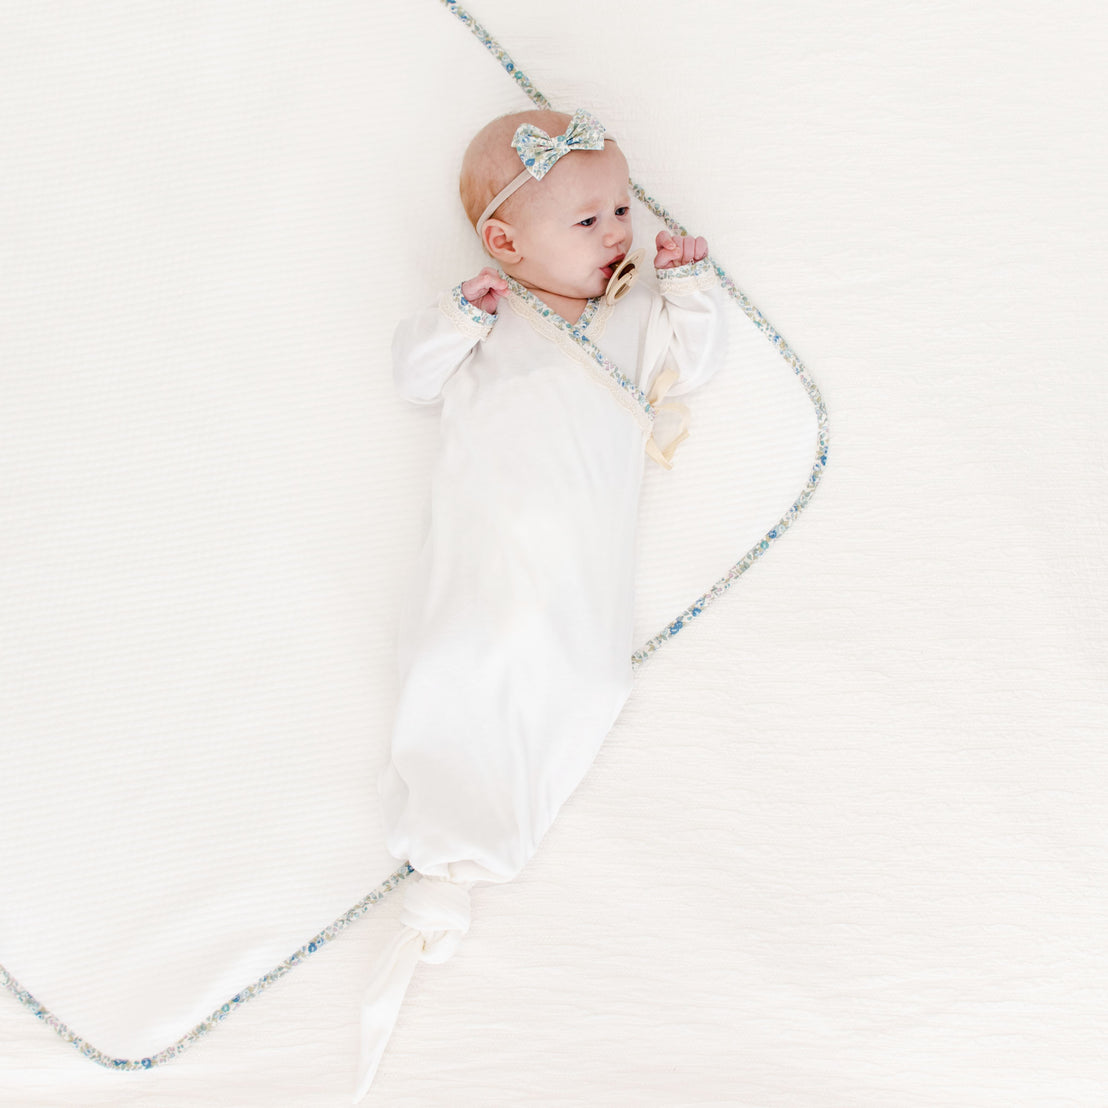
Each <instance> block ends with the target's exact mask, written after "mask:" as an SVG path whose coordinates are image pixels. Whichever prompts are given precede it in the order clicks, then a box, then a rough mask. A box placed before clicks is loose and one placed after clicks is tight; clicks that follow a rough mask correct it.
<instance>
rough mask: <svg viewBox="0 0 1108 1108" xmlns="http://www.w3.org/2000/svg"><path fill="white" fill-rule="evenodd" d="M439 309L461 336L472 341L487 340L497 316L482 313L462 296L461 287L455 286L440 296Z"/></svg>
mask: <svg viewBox="0 0 1108 1108" xmlns="http://www.w3.org/2000/svg"><path fill="white" fill-rule="evenodd" d="M439 309H440V310H441V311H442V313H443V315H445V316H446V318H447V319H449V320H450V322H451V323H453V324H454V326H455V327H457V328H458V330H459V331H461V332H462V334H463V335H466V336H467V337H469V338H474V339H483V338H487V337H488V335H489V332H490V331H491V330H492V328H493V324H494V323H496V320H497V316H495V315H493V314H492V313H491V312H486V311H482V310H481V309H480V308H478V307H477V305H476V304H471V303H470V302H469V301H468V300H467V299H466V298H465V297H464V296H463V295H462V286H461V285H455V286H454V288H452V289H451V290H450V291H449V292H444V293H443V294H442V296H441V297H440V298H439Z"/></svg>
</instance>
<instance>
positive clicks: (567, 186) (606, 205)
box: [505, 142, 631, 300]
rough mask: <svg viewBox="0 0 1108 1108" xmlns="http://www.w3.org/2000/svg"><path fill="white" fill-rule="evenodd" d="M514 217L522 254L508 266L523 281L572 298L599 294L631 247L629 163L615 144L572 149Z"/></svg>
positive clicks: (532, 186)
mask: <svg viewBox="0 0 1108 1108" xmlns="http://www.w3.org/2000/svg"><path fill="white" fill-rule="evenodd" d="M526 187H527V188H528V189H529V190H533V193H532V195H531V196H528V197H527V203H526V204H524V205H522V206H521V210H520V212H519V214H518V216H517V217H516V218H513V219H512V220H511V224H512V227H513V230H514V236H513V237H514V240H515V245H516V247H517V249H518V250H519V252H520V255H521V257H520V260H519V261H518V262H516V263H515V264H513V265H511V266H506V267H505V268H506V269H507V270H508V272H510V273H511V275H512V276H513V277H514V278H515V279H516V280H517V281H519V282H520V284H522V285H523V286H524V287H526V288H530V289H533V290H535V291H537V292H550V293H554V294H556V295H558V296H566V297H572V298H574V299H584V300H587V299H590V298H592V297H594V296H601V295H602V294H603V293H604V290H605V289H606V288H607V287H608V281H609V279H610V278H611V276H612V269H613V266H615V265H617V264H618V263H619V261H620V260H621V259H622V257H623V256H624V254H626V253H627V252H628V251H629V250H630V249H631V206H630V205H631V194H630V191H629V189H628V175H627V161H626V159H625V158H624V156H623V155H622V154H621V153H620V150H619V147H618V146H616V144H615V143H613V142H606V143H605V144H604V149H603V150H577V151H574V152H573V153H571V154H567V155H566V156H565V157H563V158H561V159H560V160H559V161H558V162H557V164H556V165H555V166H554V168H553V169H551V170H550V172H549V173H547V175H546V176H545V177H544V178H543V179H542V180H541V181H538V182H533V183H529V184H528V185H527V186H526Z"/></svg>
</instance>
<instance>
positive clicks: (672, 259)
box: [654, 231, 708, 269]
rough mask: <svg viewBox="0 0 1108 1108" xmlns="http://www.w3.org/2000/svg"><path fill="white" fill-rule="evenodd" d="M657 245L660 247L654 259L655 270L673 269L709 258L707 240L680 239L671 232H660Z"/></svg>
mask: <svg viewBox="0 0 1108 1108" xmlns="http://www.w3.org/2000/svg"><path fill="white" fill-rule="evenodd" d="M655 245H656V246H657V247H658V253H657V256H656V257H655V258H654V268H655V269H672V268H673V267H674V266H679V265H688V264H689V263H690V262H699V261H702V260H703V259H704V258H706V257H707V256H708V240H707V239H694V238H689V237H688V236H680V237H679V236H677V235H671V234H670V233H669V231H659V232H658V237H657V239H655Z"/></svg>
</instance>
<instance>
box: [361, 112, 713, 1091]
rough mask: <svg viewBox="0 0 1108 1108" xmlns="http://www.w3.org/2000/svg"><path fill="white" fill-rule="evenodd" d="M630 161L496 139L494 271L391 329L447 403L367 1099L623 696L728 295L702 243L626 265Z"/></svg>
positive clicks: (569, 125) (597, 135)
mask: <svg viewBox="0 0 1108 1108" xmlns="http://www.w3.org/2000/svg"><path fill="white" fill-rule="evenodd" d="M628 186H629V180H628V169H627V161H626V159H625V158H624V156H623V154H622V152H621V151H620V148H619V146H618V145H617V144H616V142H615V140H614V139H613V138H612V136H610V135H606V134H605V133H604V128H603V126H602V125H601V124H600V123H599V122H598V121H597V120H596V119H595V118H593V117H592V116H590V115H588V114H587V113H585V112H577V113H576V114H575V115H574V116H573V117H572V118H571V117H570V116H568V115H564V114H562V113H559V112H550V111H528V112H520V113H517V114H515V115H510V116H504V117H502V118H500V119H495V120H493V121H492V122H491V123H490V124H488V125H487V126H486V127H484V128H483V129H482V130H481V131H480V132H479V133H478V134H477V136H476V137H475V138H474V139H473V141H472V142H471V143H470V145H469V148H468V149H467V151H466V153H465V157H464V159H463V163H462V172H461V188H460V191H461V197H462V203H463V205H464V207H465V210H466V214H467V216H468V217H469V220H470V222H471V223H472V224H473V226H474V228H475V230H476V231H477V234H478V236H479V237H480V240H481V244H482V246H483V247H484V250H485V252H486V253H487V254H488V255H489V257H490V258H491V259H492V260H493V261H494V262H496V263H497V265H498V267H499V268H496V269H494V268H492V267H487V268H485V269H482V270H481V272H480V273H478V274H477V275H476V276H475V277H471V278H470V279H469V280H467V281H463V282H462V283H461V284H460V285H458V286H456V287H455V288H454V289H452V290H451V291H449V292H445V293H443V294H442V296H441V297H440V298H439V300H438V302H437V304H435V305H433V306H431V307H429V308H427V309H426V310H424V311H423V312H421V313H419V314H417V315H415V316H413V317H411V318H410V319H407V320H405V321H404V322H402V323H401V324H400V325H399V327H398V328H397V330H396V335H395V339H394V342H393V359H394V374H395V381H396V385H397V388H398V390H399V391H400V393H401V395H403V396H404V397H406V398H408V399H409V400H412V401H415V402H417V403H441V405H442V408H441V421H440V428H441V449H440V452H439V456H438V460H437V462H436V465H435V469H434V472H433V476H432V483H431V497H430V524H429V530H428V535H427V539H426V542H425V543H424V546H423V549H422V552H421V554H420V557H419V559H418V563H417V565H416V566H415V570H416V581H417V583H418V584H417V588H416V589H414V590H413V591H412V594H411V596H410V598H409V600H408V603H407V606H406V610H405V611H404V612H403V616H402V620H401V628H402V630H401V638H400V671H401V692H400V698H399V703H398V706H397V711H396V718H395V722H394V727H393V735H392V749H391V758H390V761H389V764H388V766H387V768H386V769H385V771H384V772H383V774H382V775H381V778H380V781H379V789H380V794H381V800H382V808H383V814H384V821H385V828H386V843H387V846H388V849H389V851H390V853H392V854H393V855H394V856H395V857H396V858H398V859H407V860H409V861H410V863H411V865H412V867H413V868H414V869H415V870H416V871H417V872H418V873H419V874H420V875H422V876H421V877H420V879H419V880H415V879H410V881H411V884H407V885H406V886H405V898H404V906H403V910H402V913H401V920H402V922H403V923H404V924H405V925H406V926H405V927H404V928H403V929H402V932H401V933H400V934H399V935H398V936H397V938H396V939H395V940H394V942H393V943H392V945H391V946H390V947H389V949H388V950H387V951H386V952H385V954H384V955H383V956H382V958H381V961H380V963H379V964H378V967H377V970H376V972H375V975H374V978H373V980H372V982H371V985H370V987H369V990H368V992H367V995H366V1001H365V1006H364V1008H363V1027H364V1040H365V1041H364V1050H363V1056H362V1080H361V1084H360V1088H359V1098H360V1096H361V1095H362V1094H364V1092H365V1091H366V1090H368V1088H369V1084H370V1082H371V1081H372V1079H373V1075H374V1072H375V1071H376V1067H377V1063H378V1061H379V1059H380V1056H381V1053H382V1051H383V1050H384V1046H385V1043H386V1042H387V1039H388V1035H389V1032H390V1031H391V1028H392V1025H393V1023H394V1022H395V1018H396V1012H397V1010H398V1008H399V1005H400V1003H401V1001H402V999H403V996H404V991H405V989H406V987H407V983H408V980H409V978H410V976H411V973H412V970H413V969H414V966H415V964H416V962H417V961H419V960H423V961H432V962H437V961H443V960H445V959H446V958H448V957H449V956H450V954H451V953H452V952H453V950H454V948H455V947H456V945H457V943H458V941H459V939H460V938H461V936H462V935H463V934H464V933H465V931H466V929H467V928H468V925H469V890H470V888H471V887H472V886H473V884H474V883H475V882H478V881H491V882H502V881H508V880H510V879H512V878H513V877H514V876H515V875H516V874H517V873H518V872H519V871H520V869H521V868H522V867H523V866H524V865H525V864H526V862H527V861H528V859H529V858H530V857H531V856H532V854H533V853H534V852H535V850H536V848H537V847H538V844H539V842H540V840H541V839H542V837H543V835H544V834H545V833H546V831H547V830H548V828H549V827H550V825H551V823H552V822H553V820H554V818H555V816H556V814H557V812H558V810H559V808H560V807H561V806H562V804H563V803H564V801H565V800H566V799H567V798H568V797H569V795H570V794H571V793H572V792H573V790H574V789H575V788H576V787H577V785H578V783H579V782H580V781H581V779H582V777H583V776H584V774H585V773H586V772H587V770H588V768H589V766H590V764H591V763H592V761H593V759H594V757H595V755H596V752H597V750H598V749H599V747H600V744H601V742H602V741H603V739H604V736H605V735H606V734H607V732H608V731H609V730H610V729H611V727H612V724H613V723H614V722H615V719H616V717H617V716H618V714H619V712H620V710H621V708H622V707H623V704H624V701H625V700H626V699H627V696H628V694H629V693H630V691H631V683H632V669H631V655H632V652H633V650H634V642H633V631H634V627H633V611H632V600H633V594H634V580H635V534H636V522H637V515H638V503H639V490H640V485H641V482H642V477H643V470H644V465H645V460H646V457H647V455H649V456H651V457H653V458H654V459H656V460H657V461H658V462H660V463H661V464H662V465H663V466H666V467H668V466H669V464H670V457H671V454H672V446H673V444H671V445H670V446H669V447H666V448H663V447H662V446H661V445H660V444H659V443H658V442H657V441H656V440H655V438H654V436H653V417H654V413H655V412H656V410H658V406H659V404H660V401H661V399H662V397H663V396H664V395H665V393H666V392H667V391H668V393H669V394H670V395H678V394H681V393H684V392H687V391H689V390H691V389H693V388H695V387H697V386H698V385H700V384H702V383H703V382H704V381H706V380H707V379H708V378H709V377H710V376H711V375H712V373H713V372H714V371H715V369H716V367H717V365H718V362H719V360H720V357H721V354H722V340H723V329H722V326H723V325H722V316H723V311H722V309H723V306H724V301H725V299H726V294H725V293H724V291H723V290H722V289H721V288H720V285H719V280H718V277H717V275H716V272H715V268H714V266H713V265H712V264H711V262H710V261H709V260H708V258H707V244H706V243H705V241H704V239H702V238H685V237H679V236H674V235H671V234H670V233H669V232H667V231H662V232H660V233H659V234H658V236H657V240H656V243H655V247H656V254H655V257H654V266H655V270H656V273H655V280H654V281H653V282H649V281H648V280H646V279H643V280H638V281H636V282H635V283H634V284H633V285H631V286H630V287H629V288H626V289H625V295H616V294H614V293H613V294H611V295H608V296H606V295H605V293H606V290H607V289H608V286H609V283H610V282H612V281H613V278H614V277H615V278H616V280H617V281H618V280H619V277H618V275H617V271H618V270H619V268H620V266H621V263H624V262H625V261H626V260H627V258H628V255H629V254H630V252H631V247H632V241H631V234H632V231H631V212H630V202H631V197H630V192H629V187H628Z"/></svg>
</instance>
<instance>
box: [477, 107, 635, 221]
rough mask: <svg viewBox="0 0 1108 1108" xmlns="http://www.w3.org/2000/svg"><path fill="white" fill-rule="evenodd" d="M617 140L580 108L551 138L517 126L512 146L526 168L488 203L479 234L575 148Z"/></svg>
mask: <svg viewBox="0 0 1108 1108" xmlns="http://www.w3.org/2000/svg"><path fill="white" fill-rule="evenodd" d="M609 140H610V141H611V142H615V141H616V140H615V137H614V136H612V135H609V134H606V133H605V131H604V124H602V123H601V122H600V120H599V119H597V118H596V116H594V115H590V114H589V113H588V112H586V111H584V110H583V109H581V108H578V110H577V111H575V112H574V113H573V119H572V120H571V121H570V124H569V126H568V127H567V128H566V130H565V133H564V134H561V135H556V136H555V137H554V138H551V137H550V136H549V135H548V134H547V133H546V132H545V131H544V130H542V129H541V128H539V127H535V126H534V125H533V124H530V123H523V124H521V125H520V126H519V127H518V128H516V133H515V135H514V136H513V138H512V147H513V148H514V149H515V151H516V153H517V154H519V160H520V161H521V162H523V166H524V168H523V170H522V172H520V173H519V174H518V175H517V176H516V177H514V178H512V180H511V181H509V182H508V184H506V185H505V186H504V187H503V188H502V189H501V190H500V191H499V192H498V193H497V194H496V195H495V196H494V197H493V198H492V199H491V200H490V201H489V203H488V204H487V205H486V207H485V210H484V211H483V212H482V213H481V215H480V216H479V217H478V220H477V225H476V226H477V234H478V235H479V236H480V234H481V232H482V231H484V229H485V224H486V223H488V221H489V219H490V218H491V216H492V214H493V212H495V211H496V209H497V208H499V207H500V205H501V204H503V203H504V201H505V200H507V199H508V197H509V196H511V195H512V193H514V192H515V191H516V190H517V189H521V188H522V187H523V186H524V185H525V184H527V182H528V180H529V179H530V178H532V177H533V178H534V179H535V180H536V181H541V180H542V179H543V177H545V176H546V175H547V173H549V172H550V170H551V169H553V168H554V165H555V163H556V162H557V161H558V159H559V158H562V157H564V156H565V155H566V154H569V153H570V152H571V151H573V150H603V149H604V143H605V142H607V141H609Z"/></svg>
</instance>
